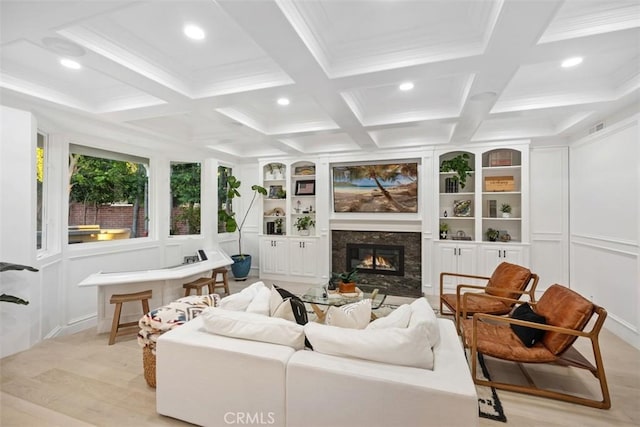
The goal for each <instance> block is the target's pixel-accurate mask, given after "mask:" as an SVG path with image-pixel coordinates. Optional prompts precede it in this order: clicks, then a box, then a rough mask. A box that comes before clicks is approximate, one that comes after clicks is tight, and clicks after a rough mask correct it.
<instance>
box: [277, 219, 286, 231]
mask: <svg viewBox="0 0 640 427" xmlns="http://www.w3.org/2000/svg"><path fill="white" fill-rule="evenodd" d="M275 223H276V234H282V224H283V223H284V219H282V218H278V219H276V220H275Z"/></svg>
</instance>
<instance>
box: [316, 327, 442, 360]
mask: <svg viewBox="0 0 640 427" xmlns="http://www.w3.org/2000/svg"><path fill="white" fill-rule="evenodd" d="M304 333H305V335H306V336H307V339H308V340H309V342H310V343H311V345H312V346H313V351H317V352H318V353H324V354H332V355H334V356H347V357H355V358H358V359H366V360H372V361H374V362H381V363H389V364H392V365H401V366H413V367H416V368H424V369H433V350H431V345H430V344H429V337H428V332H427V324H426V323H424V322H422V323H420V324H418V325H416V326H414V327H413V328H384V329H345V328H339V327H335V326H329V325H322V324H319V323H316V322H309V323H307V324H306V325H305V326H304Z"/></svg>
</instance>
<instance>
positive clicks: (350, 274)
mask: <svg viewBox="0 0 640 427" xmlns="http://www.w3.org/2000/svg"><path fill="white" fill-rule="evenodd" d="M332 275H333V277H334V278H336V279H340V280H341V281H342V283H351V282H355V281H356V279H357V278H358V268H357V267H356V268H354V269H353V270H351V271H343V272H342V273H332Z"/></svg>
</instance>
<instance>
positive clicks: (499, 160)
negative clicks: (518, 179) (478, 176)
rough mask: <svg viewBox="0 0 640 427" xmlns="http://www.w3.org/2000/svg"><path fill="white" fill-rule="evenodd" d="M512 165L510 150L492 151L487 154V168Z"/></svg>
mask: <svg viewBox="0 0 640 427" xmlns="http://www.w3.org/2000/svg"><path fill="white" fill-rule="evenodd" d="M511 165H513V152H512V151H511V150H494V151H492V152H490V153H489V166H490V167H496V166H511Z"/></svg>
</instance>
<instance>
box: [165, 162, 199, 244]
mask: <svg viewBox="0 0 640 427" xmlns="http://www.w3.org/2000/svg"><path fill="white" fill-rule="evenodd" d="M200 171H201V166H200V163H177V162H172V163H171V230H170V234H171V235H174V236H175V235H185V234H200V187H201V180H200Z"/></svg>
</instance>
